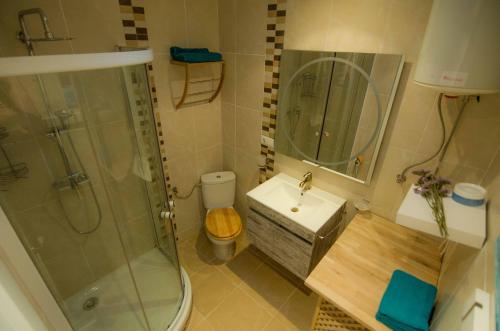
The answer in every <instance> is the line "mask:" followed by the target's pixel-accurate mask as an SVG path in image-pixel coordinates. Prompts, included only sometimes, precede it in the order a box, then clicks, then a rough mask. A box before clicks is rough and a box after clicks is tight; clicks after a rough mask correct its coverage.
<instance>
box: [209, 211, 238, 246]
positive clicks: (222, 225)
mask: <svg viewBox="0 0 500 331" xmlns="http://www.w3.org/2000/svg"><path fill="white" fill-rule="evenodd" d="M205 228H206V229H207V231H208V233H209V234H210V235H212V236H213V237H215V238H217V239H220V240H229V239H233V238H234V237H236V236H237V235H239V234H240V232H241V228H242V225H241V218H240V215H238V213H237V212H236V210H234V209H233V208H214V209H211V210H210V211H209V212H208V213H207V217H206V218H205Z"/></svg>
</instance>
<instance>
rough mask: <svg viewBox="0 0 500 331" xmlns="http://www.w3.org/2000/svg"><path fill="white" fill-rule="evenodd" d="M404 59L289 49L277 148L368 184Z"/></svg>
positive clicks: (283, 66) (284, 56) (283, 63)
mask: <svg viewBox="0 0 500 331" xmlns="http://www.w3.org/2000/svg"><path fill="white" fill-rule="evenodd" d="M403 62H404V59H403V56H402V55H395V54H375V53H351V52H319V51H301V50H284V51H283V53H282V58H281V65H280V90H279V100H278V119H277V134H276V151H277V152H278V153H281V154H284V155H287V156H289V157H292V158H295V159H298V160H303V161H306V162H312V163H314V164H316V165H318V166H321V167H322V168H325V169H327V170H329V171H334V172H338V173H340V174H343V175H345V176H348V177H349V178H353V179H355V180H357V181H360V182H363V183H366V184H368V183H369V182H370V179H371V175H372V172H373V168H374V166H375V161H376V158H377V153H378V149H379V147H380V143H381V141H382V137H383V133H384V129H385V125H386V123H387V119H388V118H389V113H390V109H391V106H392V101H393V99H394V94H395V92H396V88H397V84H398V81H399V77H400V75H401V70H402V67H403Z"/></svg>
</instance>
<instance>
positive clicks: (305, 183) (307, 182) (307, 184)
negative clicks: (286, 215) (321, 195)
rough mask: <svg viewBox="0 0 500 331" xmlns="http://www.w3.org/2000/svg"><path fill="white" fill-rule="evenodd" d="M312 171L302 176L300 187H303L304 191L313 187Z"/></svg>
mask: <svg viewBox="0 0 500 331" xmlns="http://www.w3.org/2000/svg"><path fill="white" fill-rule="evenodd" d="M312 177H313V174H312V172H310V171H308V172H306V173H305V174H304V176H302V178H303V179H302V180H301V181H300V183H299V187H300V188H301V189H302V193H303V192H305V191H308V190H310V189H311V183H312Z"/></svg>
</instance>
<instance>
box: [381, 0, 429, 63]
mask: <svg viewBox="0 0 500 331" xmlns="http://www.w3.org/2000/svg"><path fill="white" fill-rule="evenodd" d="M431 6H432V1H431V0H424V1H392V2H390V5H389V8H388V9H387V16H386V21H385V23H386V25H385V33H384V38H383V41H382V49H381V50H382V51H383V52H386V53H402V54H405V56H406V59H407V61H409V62H416V60H417V59H418V53H419V51H420V46H421V44H422V41H423V39H424V38H423V37H424V32H425V27H426V25H427V21H428V17H429V14H430V10H431ZM409 36H412V38H409Z"/></svg>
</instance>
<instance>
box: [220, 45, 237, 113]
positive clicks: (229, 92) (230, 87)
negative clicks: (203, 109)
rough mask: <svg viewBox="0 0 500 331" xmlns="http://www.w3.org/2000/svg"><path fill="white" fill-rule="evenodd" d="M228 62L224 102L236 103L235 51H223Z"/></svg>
mask: <svg viewBox="0 0 500 331" xmlns="http://www.w3.org/2000/svg"><path fill="white" fill-rule="evenodd" d="M222 56H223V58H224V61H225V63H226V69H225V70H226V72H225V77H224V84H223V85H222V91H221V99H222V102H227V103H232V104H235V103H236V55H235V54H233V53H223V54H222Z"/></svg>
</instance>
